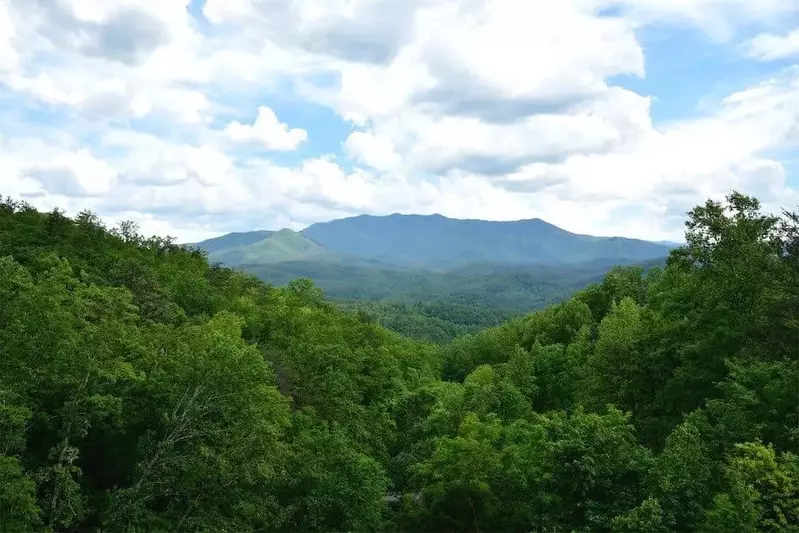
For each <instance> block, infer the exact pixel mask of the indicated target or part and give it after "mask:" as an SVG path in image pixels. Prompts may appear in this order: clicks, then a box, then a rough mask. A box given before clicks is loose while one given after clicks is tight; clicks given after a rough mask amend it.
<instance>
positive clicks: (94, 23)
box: [0, 0, 799, 240]
mask: <svg viewBox="0 0 799 533" xmlns="http://www.w3.org/2000/svg"><path fill="white" fill-rule="evenodd" d="M193 7H196V6H192V5H191V2H190V1H189V0H169V1H166V0H119V1H115V2H100V1H97V0H10V1H8V2H0V101H2V103H3V104H4V105H3V106H0V118H2V119H4V120H2V121H0V149H1V150H0V172H1V173H2V177H0V188H2V191H1V192H3V193H5V194H12V195H16V196H19V197H22V198H26V199H29V200H31V201H32V202H34V203H35V204H36V205H39V206H41V207H43V208H52V207H55V206H61V207H66V208H67V209H70V210H79V209H83V208H91V209H94V210H96V211H98V212H99V213H100V214H101V215H104V216H106V217H108V218H109V220H111V221H116V220H122V219H126V218H134V219H137V220H138V221H139V222H140V225H141V226H142V228H143V231H145V232H146V231H152V232H158V233H171V234H175V235H177V236H179V237H180V238H181V239H182V240H197V239H199V238H201V237H202V236H207V235H210V234H216V233H219V232H224V231H232V230H247V229H256V228H271V229H277V228H280V227H285V226H288V227H293V228H299V227H302V226H303V225H305V224H309V223H312V222H316V221H319V220H326V219H331V218H336V217H342V216H348V215H352V214H357V213H362V212H369V213H390V212H397V211H399V212H417V213H433V212H439V213H443V214H446V215H449V216H455V217H468V218H475V217H478V218H489V219H504V220H507V219H518V218H532V217H540V218H543V219H545V220H548V221H550V222H553V223H555V224H558V225H561V226H563V227H565V228H567V229H569V230H573V231H581V232H587V233H594V234H622V235H629V236H638V237H645V238H652V239H676V238H679V235H680V233H681V230H682V219H683V216H684V212H685V211H686V210H687V209H689V208H690V207H691V206H693V205H694V204H696V203H697V202H702V201H703V200H704V199H706V198H707V197H714V198H718V197H720V196H721V195H723V194H724V193H726V192H729V190H730V189H731V188H734V187H738V188H741V189H742V190H744V191H746V192H751V193H754V194H757V195H759V196H761V199H763V200H764V202H765V203H766V205H769V206H771V205H773V206H778V205H779V204H780V202H786V201H788V202H789V203H788V204H787V205H790V199H793V198H797V193H796V186H795V183H796V182H795V181H794V182H793V185H792V184H791V183H792V182H791V180H792V179H794V180H795V177H793V176H792V175H791V167H790V165H789V164H788V163H787V162H786V158H785V157H783V156H784V155H785V154H786V153H787V154H794V156H793V157H795V151H796V147H797V146H799V67H796V66H793V67H792V66H791V65H790V62H791V61H792V58H795V57H797V53H796V52H797V49H796V47H795V46H794V44H795V41H796V39H795V37H796V35H795V33H796V32H795V31H793V32H791V29H790V28H789V29H786V28H785V27H784V21H786V20H789V19H790V17H791V16H793V15H796V14H799V4H797V2H795V1H794V0H762V1H760V2H751V1H745V0H679V1H675V0H563V1H559V2H543V1H541V2H538V1H536V2H519V1H514V0H490V1H485V0H482V1H478V0H428V1H421V0H407V1H402V2H397V1H392V0H347V1H345V2H330V1H323V0H297V1H294V2H286V1H284V0H206V1H205V2H204V4H203V8H202V15H197V13H196V9H195V10H194V11H192V9H190V8H193ZM193 12H194V14H192V13H193ZM198 17H199V18H198ZM652 26H657V27H658V28H659V29H660V30H663V28H674V29H684V28H686V27H689V28H690V29H691V31H693V32H702V33H704V34H705V35H707V36H709V37H710V38H711V39H713V40H715V41H716V43H719V42H728V43H729V44H728V45H727V46H730V47H734V46H743V49H744V54H742V55H744V56H746V57H748V58H749V59H750V60H759V61H763V62H764V64H763V65H764V66H767V67H768V66H769V65H768V64H766V63H765V62H767V61H775V60H782V61H783V63H780V64H776V66H775V67H774V68H773V69H771V70H770V71H769V72H768V73H767V74H765V75H764V76H763V78H762V79H760V80H750V81H748V82H747V83H741V84H739V86H734V85H735V82H734V81H730V82H729V84H728V85H727V87H731V88H730V89H729V90H728V94H727V95H726V96H724V97H722V98H716V99H715V101H713V102H711V103H710V104H709V105H708V106H706V107H705V108H704V110H703V114H701V115H700V114H698V112H696V111H695V110H693V109H686V110H685V112H684V113H683V115H682V116H680V117H679V118H678V119H673V120H670V121H669V122H668V123H663V122H659V121H656V120H653V114H652V108H653V105H654V102H656V101H657V99H658V98H660V94H659V93H658V88H657V87H655V88H653V89H652V91H650V92H644V91H642V90H641V89H633V88H634V87H640V86H641V84H640V83H638V84H634V83H627V81H629V80H630V79H635V78H638V79H642V78H646V76H647V71H648V69H649V68H650V67H651V62H650V61H651V60H650V57H649V55H648V53H649V50H648V48H646V47H645V46H644V44H642V43H649V42H650V41H647V40H646V39H642V35H643V34H645V32H647V31H648V30H649V29H650V28H651V27H652ZM755 32H756V33H759V34H757V35H755V34H753V33H755ZM736 43H738V44H736ZM740 43H743V44H740ZM717 45H718V44H717ZM647 46H649V44H647ZM719 46H720V45H719ZM730 49H731V50H733V51H734V50H735V49H734V48H730ZM738 51H739V52H740V49H738ZM786 60H787V63H788V64H787V65H786V64H785V61H786ZM662 69H663V66H662V65H661V66H660V70H662ZM674 81H675V83H679V81H680V80H679V75H678V74H675V80H674ZM692 97H693V98H694V100H695V101H699V100H702V99H703V98H704V97H705V95H702V94H695V95H692ZM6 102H7V103H8V105H5V103H6ZM256 109H257V114H256V116H255V117H253V116H252V115H253V110H256ZM242 117H250V118H247V119H244V118H242ZM294 117H301V121H300V119H296V121H297V123H295V118H294ZM56 119H57V120H58V126H57V127H56V126H54V125H53V124H54V123H51V121H55V120H56ZM236 119H238V120H236ZM281 119H282V121H281ZM298 124H301V125H302V126H303V127H302V128H300V127H297V126H298ZM54 129H55V130H57V131H56V132H54V131H53V130H54ZM789 157H790V156H789ZM785 199H788V200H785Z"/></svg>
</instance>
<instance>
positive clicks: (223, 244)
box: [189, 230, 274, 254]
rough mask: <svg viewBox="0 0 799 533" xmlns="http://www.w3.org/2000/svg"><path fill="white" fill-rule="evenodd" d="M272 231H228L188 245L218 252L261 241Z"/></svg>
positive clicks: (209, 251) (210, 251)
mask: <svg viewBox="0 0 799 533" xmlns="http://www.w3.org/2000/svg"><path fill="white" fill-rule="evenodd" d="M272 233H274V231H267V230H260V231H246V232H240V233H228V234H227V235H222V236H221V237H214V238H213V239H208V240H205V241H202V242H198V243H193V244H190V245H189V246H197V247H198V248H201V249H203V250H205V251H206V252H208V253H209V254H211V253H214V252H220V251H222V250H231V249H233V248H239V247H241V246H248V245H250V244H254V243H256V242H258V241H262V240H264V239H266V238H267V237H269V236H270V235H271V234H272Z"/></svg>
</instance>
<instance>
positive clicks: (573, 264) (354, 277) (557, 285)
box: [193, 214, 674, 342]
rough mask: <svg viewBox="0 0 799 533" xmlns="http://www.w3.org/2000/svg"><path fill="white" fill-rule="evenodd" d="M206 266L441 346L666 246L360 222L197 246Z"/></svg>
mask: <svg viewBox="0 0 799 533" xmlns="http://www.w3.org/2000/svg"><path fill="white" fill-rule="evenodd" d="M193 246H196V247H197V248H199V249H201V250H203V251H204V252H206V253H207V254H208V259H209V261H211V262H218V263H221V264H223V265H225V266H228V267H232V268H237V269H240V270H243V271H245V272H248V273H250V274H253V275H255V276H257V277H258V278H260V279H262V280H264V281H267V282H269V283H272V284H274V285H278V286H283V285H285V284H287V283H288V282H290V281H291V280H293V279H296V278H301V277H302V278H309V279H311V280H313V282H314V283H315V284H316V285H317V286H318V287H319V288H321V289H322V290H323V291H324V293H325V295H326V296H327V297H329V298H330V299H331V300H333V301H335V302H337V303H339V304H340V305H341V306H343V307H345V308H350V309H358V310H361V311H364V312H366V313H368V314H369V315H370V316H372V317H374V319H375V320H377V321H378V322H380V323H381V324H383V325H384V326H387V327H389V328H391V329H394V330H395V331H398V332H399V333H402V334H403V335H406V336H408V337H411V338H414V339H417V340H430V341H433V342H444V341H448V340H451V339H453V338H455V337H457V336H459V335H462V334H465V333H474V332H477V331H479V330H480V329H484V328H486V327H489V326H495V325H498V324H500V323H502V322H503V321H505V320H507V319H509V318H511V317H514V316H519V315H522V314H526V313H529V312H532V311H534V310H536V309H540V308H542V307H544V306H546V305H548V304H551V303H555V302H559V301H563V300H565V299H567V298H568V297H570V296H571V295H572V294H573V293H574V292H576V291H577V290H579V289H581V288H583V287H585V286H587V285H588V284H590V283H594V282H597V281H600V280H601V279H602V278H603V276H604V275H605V274H606V273H607V272H608V271H610V270H611V269H612V268H613V267H614V266H617V265H618V266H639V267H641V268H642V270H643V271H646V270H648V269H649V268H651V267H653V266H664V265H665V258H666V256H667V255H668V253H669V251H670V249H672V248H674V245H673V244H664V243H652V242H648V241H641V240H636V239H625V238H619V237H611V238H608V237H592V236H588V235H578V234H574V233H570V232H567V231H565V230H563V229H561V228H558V227H556V226H553V225H551V224H548V223H546V222H544V221H542V220H538V219H534V220H521V221H516V222H491V221H483V220H457V219H450V218H446V217H443V216H440V215H428V216H423V215H396V214H395V215H388V216H366V215H362V216H358V217H352V218H349V219H342V220H334V221H331V222H326V223H318V224H314V225H312V226H310V227H308V228H306V229H305V230H302V231H300V232H295V231H292V230H289V229H282V230H278V231H253V232H244V233H231V234H228V235H223V236H221V237H218V238H215V239H210V240H208V241H203V242H200V243H196V244H194V245H193Z"/></svg>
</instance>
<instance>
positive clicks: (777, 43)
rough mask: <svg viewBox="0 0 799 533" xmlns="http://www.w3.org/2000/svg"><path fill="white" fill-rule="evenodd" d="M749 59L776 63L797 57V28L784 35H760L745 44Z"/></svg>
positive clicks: (798, 35) (798, 51) (798, 44)
mask: <svg viewBox="0 0 799 533" xmlns="http://www.w3.org/2000/svg"><path fill="white" fill-rule="evenodd" d="M746 47H747V54H748V56H749V57H752V58H755V59H759V60H760V61H776V60H778V59H787V58H789V57H793V56H799V28H797V29H795V30H794V31H792V32H791V33H788V34H785V35H774V34H773V33H761V34H760V35H757V36H756V37H755V38H753V39H751V40H750V41H749V42H748V43H747V44H746Z"/></svg>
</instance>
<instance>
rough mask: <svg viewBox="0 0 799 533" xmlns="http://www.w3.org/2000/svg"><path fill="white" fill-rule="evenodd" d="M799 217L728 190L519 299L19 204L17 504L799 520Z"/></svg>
mask: <svg viewBox="0 0 799 533" xmlns="http://www.w3.org/2000/svg"><path fill="white" fill-rule="evenodd" d="M798 222H799V217H797V216H796V215H795V214H791V213H784V214H783V216H781V217H771V216H766V215H763V214H761V213H760V208H759V205H758V203H757V201H756V200H754V199H753V198H749V197H746V196H743V195H740V194H738V193H733V194H731V195H730V196H729V198H728V199H727V202H726V203H724V204H722V203H717V202H707V203H706V204H705V205H704V206H700V207H697V208H696V209H694V210H693V211H692V212H691V213H690V214H689V219H688V223H687V230H688V231H687V235H686V242H687V245H686V246H685V247H683V248H680V249H677V250H675V251H673V252H672V254H671V256H670V258H669V260H668V263H667V264H666V265H665V267H664V268H662V269H660V268H653V269H650V270H648V271H646V270H645V269H643V268H639V267H630V266H622V267H618V268H614V269H612V270H611V271H610V272H608V273H607V275H605V277H604V278H603V279H602V280H601V282H599V283H596V284H594V285H591V286H589V287H587V288H585V289H583V290H580V291H578V292H577V293H576V294H574V296H573V297H571V298H569V299H567V300H565V301H562V302H560V303H556V304H553V305H550V306H548V307H546V308H545V309H543V310H540V311H538V312H536V313H533V314H531V315H528V316H515V317H510V316H508V315H491V313H487V312H486V311H485V308H482V307H480V306H478V305H472V304H469V303H464V302H462V301H458V300H457V299H456V300H455V301H443V302H436V301H432V302H428V303H425V304H418V303H416V304H413V303H402V304H398V303H392V304H387V303H385V302H382V303H381V302H372V303H370V304H366V305H363V304H357V305H355V306H354V307H355V308H354V309H351V308H345V309H342V306H340V305H335V304H333V303H331V302H330V301H328V300H327V299H326V298H325V296H324V294H323V293H322V291H321V290H320V289H319V288H317V286H316V285H315V284H314V283H312V282H310V281H309V280H307V279H298V280H293V281H291V282H289V283H287V284H286V286H285V287H280V288H277V287H274V286H271V285H268V284H265V283H263V282H261V281H259V280H258V279H256V278H254V277H250V276H248V275H245V274H243V273H240V272H235V271H232V270H229V269H226V268H221V267H219V266H213V265H210V264H209V263H208V261H207V259H206V257H205V256H204V253H202V252H200V251H197V250H192V249H186V248H184V247H180V246H177V245H175V244H174V243H173V242H172V241H171V240H169V239H160V238H143V237H142V236H140V235H138V234H137V231H136V228H135V226H133V225H131V224H129V223H124V224H122V225H120V226H119V227H118V228H114V229H107V228H105V227H104V226H103V225H102V224H101V222H100V221H99V219H98V218H97V217H96V216H94V215H92V214H91V213H82V214H80V215H79V216H77V217H75V218H68V217H66V216H64V215H63V214H62V213H61V212H59V211H54V212H52V213H40V212H37V211H36V210H34V209H32V208H31V207H29V206H27V205H25V204H20V203H16V202H13V201H11V200H7V201H4V202H2V203H0V525H1V526H2V529H3V530H4V531H20V532H24V531H31V532H32V531H64V532H73V531H74V532H76V531H81V532H83V531H98V532H101V531H123V532H125V531H129V532H134V531H165V532H167V531H230V532H232V531H237V532H238V531H252V532H256V531H262V532H265V531H287V532H288V531H520V532H521V531H541V532H544V531H597V532H599V531H614V532H632V531H652V532H657V533H660V532H667V531H708V532H722V531H730V532H732V531H743V532H746V531H752V532H754V531H789V532H790V531H795V532H796V531H799V528H798V527H797V524H798V523H799V499H798V498H797V494H799V460H798V459H797V456H796V455H795V451H796V449H797V446H798V445H799V430H797V427H799V401H798V400H797V395H796V394H797V390H796V383H797V379H799V343H798V342H797V339H799V323H798V322H797V320H796V317H797V316H799V294H798V293H797V291H799V248H797V242H799V224H798ZM242 239H243V241H242V242H244V241H247V239H246V238H242ZM247 242H249V241H247ZM381 313H382V314H381ZM403 321H404V322H403ZM378 322H383V323H388V324H393V325H394V326H393V327H394V328H395V329H398V330H403V329H404V330H406V331H407V332H408V334H409V335H410V336H413V337H427V338H433V339H434V340H436V341H439V342H440V344H434V343H427V342H420V341H416V340H412V339H409V338H406V337H402V336H400V335H398V334H396V333H394V332H392V331H390V330H388V329H385V328H384V327H382V326H381V325H379V324H378ZM485 326H491V327H488V329H482V328H484V327H485ZM455 336H457V338H456V339H455V340H453V341H451V342H446V343H445V341H447V340H448V339H450V338H451V337H455Z"/></svg>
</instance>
